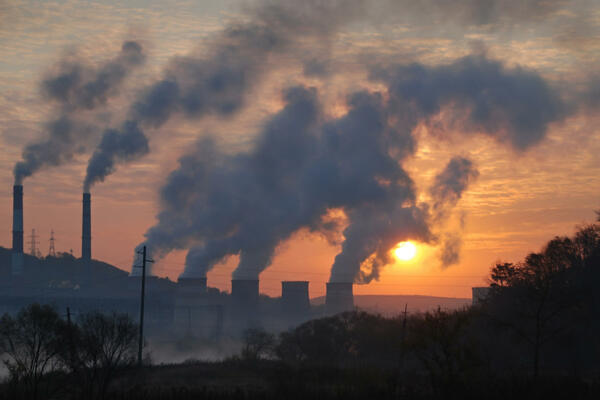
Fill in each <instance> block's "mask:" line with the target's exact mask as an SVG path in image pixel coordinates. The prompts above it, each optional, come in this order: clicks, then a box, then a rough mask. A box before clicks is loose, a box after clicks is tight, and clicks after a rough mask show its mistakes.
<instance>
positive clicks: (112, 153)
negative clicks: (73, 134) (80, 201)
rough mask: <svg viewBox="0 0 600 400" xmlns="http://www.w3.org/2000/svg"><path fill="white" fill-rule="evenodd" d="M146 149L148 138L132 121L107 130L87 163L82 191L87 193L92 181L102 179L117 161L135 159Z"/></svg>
mask: <svg viewBox="0 0 600 400" xmlns="http://www.w3.org/2000/svg"><path fill="white" fill-rule="evenodd" d="M148 151H149V149H148V140H147V138H146V136H144V134H143V132H142V131H141V130H140V129H139V128H138V126H137V124H136V123H135V122H134V121H127V122H125V124H123V127H122V128H121V130H112V129H109V130H107V131H106V132H104V135H103V136H102V140H101V141H100V144H99V145H98V148H97V149H96V151H94V154H92V157H91V158H90V161H89V163H88V166H87V174H86V178H85V181H84V183H83V191H84V192H85V193H88V192H89V191H90V188H91V186H92V185H93V184H94V183H96V182H101V181H103V180H104V178H105V177H106V176H107V175H109V174H110V173H111V172H113V171H114V169H115V164H116V163H117V162H118V161H128V160H131V159H135V158H137V157H139V156H142V155H144V154H147V153H148Z"/></svg>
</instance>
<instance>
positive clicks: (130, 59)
mask: <svg viewBox="0 0 600 400" xmlns="http://www.w3.org/2000/svg"><path fill="white" fill-rule="evenodd" d="M144 59H145V56H144V53H143V51H142V48H141V46H140V45H139V44H138V43H137V42H133V41H127V42H125V43H123V46H122V48H121V52H120V53H119V55H118V56H117V57H115V58H114V59H112V60H110V61H108V62H106V63H105V64H103V65H101V66H100V67H98V68H97V69H94V68H92V67H89V66H86V65H85V64H84V63H82V62H80V61H76V60H75V61H73V60H68V61H63V62H62V63H61V65H60V67H59V69H58V71H57V72H56V74H54V75H53V76H51V77H48V78H47V79H45V80H44V81H43V83H42V92H43V93H44V94H45V96H46V98H47V99H48V100H49V101H52V102H53V103H55V104H56V105H57V106H58V109H59V116H58V117H57V118H56V119H55V120H52V121H49V122H47V123H46V127H45V129H46V130H47V136H46V137H44V138H43V139H41V140H40V141H37V142H33V143H30V144H28V145H27V146H26V147H25V149H24V150H23V156H22V157H23V159H22V160H21V161H19V162H17V164H16V165H15V168H14V175H15V184H17V185H20V184H22V182H23V179H24V178H26V177H28V176H31V175H33V174H34V173H35V172H37V171H39V170H40V169H42V168H44V167H46V166H57V165H61V164H62V163H64V162H66V161H69V160H71V159H72V158H73V156H74V155H75V154H77V153H80V152H81V151H83V149H84V148H85V147H86V146H87V145H88V142H89V141H90V139H91V138H92V137H93V136H94V134H95V133H96V129H95V128H94V127H93V126H89V125H86V124H85V123H82V122H80V121H79V120H78V118H77V116H78V115H79V114H81V113H85V112H87V111H91V110H94V109H95V108H97V107H99V106H103V105H104V104H105V103H106V102H107V101H108V99H109V98H110V97H111V96H113V95H115V94H117V93H118V89H119V87H120V85H121V84H122V82H123V80H124V79H125V78H126V77H127V75H128V74H129V73H130V72H131V71H132V70H133V69H134V68H135V67H137V66H139V65H141V64H142V63H143V61H144Z"/></svg>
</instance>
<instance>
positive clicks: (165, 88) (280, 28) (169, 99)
mask: <svg viewBox="0 0 600 400" xmlns="http://www.w3.org/2000/svg"><path fill="white" fill-rule="evenodd" d="M351 3H356V4H353V6H352V7H349V8H346V7H344V5H347V4H345V3H344V2H331V3H329V2H325V3H323V2H321V1H317V0H311V1H309V2H308V3H307V2H304V3H303V4H302V5H298V4H297V3H296V2H292V1H284V2H262V3H260V4H259V5H258V6H257V7H256V8H254V9H250V10H248V12H249V17H250V18H249V20H248V21H244V22H237V23H232V24H231V25H229V26H227V27H226V28H225V29H224V30H223V31H222V32H221V33H220V34H219V35H217V37H216V38H215V39H214V40H213V42H212V44H211V45H210V46H209V49H208V50H207V51H206V52H205V53H204V54H202V55H196V54H191V55H188V56H184V57H175V58H174V59H173V60H172V62H171V63H170V65H169V67H168V68H166V70H165V72H164V76H163V77H162V78H161V79H160V80H158V81H157V82H155V83H153V84H152V85H150V86H149V87H147V88H146V89H144V90H142V91H141V92H142V93H141V95H140V96H139V98H138V100H137V101H136V102H135V103H134V104H132V105H131V110H130V112H129V117H128V119H129V120H131V121H133V123H135V124H136V125H137V126H138V128H139V129H140V131H139V132H140V133H142V134H143V132H142V129H145V128H146V127H151V128H159V127H160V126H162V125H164V124H165V123H166V122H167V121H169V119H170V118H171V117H172V116H173V115H174V114H176V113H178V114H180V115H183V116H185V117H187V118H195V119H199V118H202V117H204V116H206V115H218V116H222V117H227V116H230V115H231V114H233V113H235V112H236V111H238V110H240V108H242V106H243V105H244V102H245V100H246V96H247V94H248V92H249V91H250V89H252V88H253V87H254V86H255V85H256V84H257V83H258V82H259V81H260V79H261V78H262V76H263V75H265V74H266V73H267V72H268V71H269V70H270V69H271V68H273V67H274V65H275V64H276V60H273V59H272V58H273V57H274V56H277V55H279V54H289V53H293V52H294V51H296V50H297V49H298V48H299V47H300V46H302V43H303V41H305V40H307V39H311V40H313V41H314V42H316V43H318V42H319V41H320V40H322V39H323V38H326V37H328V36H329V35H331V34H332V33H333V32H335V31H336V29H338V28H339V26H341V25H342V24H344V23H345V22H346V21H348V20H351V19H352V18H354V17H356V16H358V15H360V14H359V11H360V9H361V7H359V6H358V3H361V2H360V1H356V2H351ZM115 132H116V131H115V130H114V129H110V130H107V131H106V132H105V135H108V136H112V137H115V135H126V133H123V132H120V133H115ZM107 140H112V141H114V142H118V143H123V144H127V145H131V144H133V142H131V141H130V140H128V139H127V138H125V137H123V138H121V139H119V140H114V139H107ZM146 141H147V140H146ZM146 141H142V140H136V142H135V143H137V144H139V145H140V146H146ZM104 142H105V140H104V139H103V140H102V142H101V145H102V143H104ZM129 150H130V151H127V154H128V156H127V157H120V156H119V154H118V153H119V152H120V150H119V149H118V148H117V147H112V146H111V147H110V148H106V147H105V148H104V149H98V150H97V151H96V154H101V155H102V158H103V159H105V160H108V159H110V160H113V163H112V164H111V167H110V168H108V169H107V168H103V169H99V168H96V166H95V165H92V163H95V162H96V157H93V158H92V159H90V165H89V166H88V176H86V178H85V182H86V183H85V184H86V185H88V186H89V185H92V184H93V183H95V182H98V181H101V180H104V178H105V177H106V175H107V174H108V173H110V172H112V171H113V170H114V169H115V164H116V163H117V162H119V161H120V162H125V161H131V160H134V159H136V158H137V157H139V156H142V155H144V154H145V153H146V151H145V150H144V149H143V148H139V149H135V151H131V150H133V149H129ZM111 151H112V152H111ZM121 153H122V152H121ZM101 172H103V173H104V174H102V173H101ZM96 174H100V175H96Z"/></svg>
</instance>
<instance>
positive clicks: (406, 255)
mask: <svg viewBox="0 0 600 400" xmlns="http://www.w3.org/2000/svg"><path fill="white" fill-rule="evenodd" d="M416 254H417V246H415V245H414V244H413V243H412V242H400V243H398V245H397V246H396V248H395V249H394V255H395V256H396V258H397V259H398V260H402V261H408V260H412V259H413V258H414V257H415V255H416Z"/></svg>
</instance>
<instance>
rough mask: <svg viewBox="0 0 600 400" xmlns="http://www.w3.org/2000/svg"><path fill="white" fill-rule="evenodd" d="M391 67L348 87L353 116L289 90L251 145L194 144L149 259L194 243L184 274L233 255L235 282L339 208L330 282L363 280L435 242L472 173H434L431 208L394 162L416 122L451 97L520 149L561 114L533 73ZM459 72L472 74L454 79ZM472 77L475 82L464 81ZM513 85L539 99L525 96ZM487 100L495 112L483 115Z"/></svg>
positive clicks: (171, 189)
mask: <svg viewBox="0 0 600 400" xmlns="http://www.w3.org/2000/svg"><path fill="white" fill-rule="evenodd" d="M387 71H391V72H388V73H386V74H384V75H377V79H382V80H383V81H384V82H388V84H389V88H388V92H387V93H386V95H383V94H381V93H376V92H366V91H363V92H358V93H355V94H353V95H351V96H349V98H348V112H347V113H346V114H345V115H342V116H341V117H339V118H335V119H326V118H325V117H324V116H323V113H322V112H321V111H320V105H319V102H318V98H317V93H316V91H315V90H314V89H308V88H303V87H296V88H293V89H290V90H288V91H287V92H286V94H285V101H286V106H285V107H284V108H283V109H282V110H281V111H280V112H278V113H277V114H276V115H274V116H273V117H272V118H271V120H270V121H268V122H267V123H266V124H265V126H264V128H263V129H262V131H261V132H260V133H259V134H258V136H257V138H256V145H255V147H254V148H253V149H252V150H251V151H249V152H243V153H239V154H233V155H231V154H224V153H221V152H220V151H219V150H218V148H217V146H216V145H215V143H214V142H212V141H211V140H209V139H203V140H202V141H200V142H199V143H198V146H197V148H196V150H195V151H193V152H191V153H190V154H187V155H186V156H184V157H182V158H181V160H180V165H179V168H177V169H176V170H175V171H173V172H172V173H171V175H170V176H169V178H168V180H167V183H166V184H165V186H164V187H163V189H162V192H161V198H162V211H161V213H160V214H159V217H158V220H159V223H158V224H157V225H155V226H154V227H152V228H151V229H150V230H149V231H148V232H147V233H146V238H147V240H146V242H145V243H144V244H146V245H147V246H148V247H149V248H151V249H152V251H153V253H154V256H155V257H161V256H163V255H164V254H166V253H168V252H169V251H171V250H173V249H185V248H190V251H189V253H188V256H187V259H186V269H185V271H184V276H205V275H206V272H207V271H209V270H210V269H211V268H212V266H214V264H215V263H217V262H218V261H220V260H222V259H223V258H224V257H226V256H228V255H231V254H239V255H240V263H239V265H238V268H237V269H236V270H235V272H234V278H237V279H240V278H247V279H257V278H258V275H259V274H260V272H261V271H263V270H264V268H266V267H267V266H268V265H269V264H270V263H271V261H272V257H273V254H274V251H275V249H276V247H277V246H278V245H279V244H280V243H281V242H282V241H284V240H286V239H288V238H289V237H290V236H291V235H292V234H293V233H294V232H295V231H297V230H298V229H301V228H308V229H309V230H312V231H316V232H320V231H322V230H323V229H326V228H325V224H323V223H322V221H323V217H324V216H325V215H326V214H327V213H328V212H329V211H330V210H332V209H341V210H343V212H344V213H345V214H346V216H347V218H348V226H347V228H346V229H345V230H344V232H343V234H344V242H343V244H342V250H341V252H340V254H338V255H337V257H336V259H335V262H334V265H333V267H332V273H331V281H338V282H352V281H354V282H360V283H367V282H369V281H370V280H372V279H377V278H378V276H379V273H380V270H381V268H382V267H383V266H384V265H386V264H388V263H389V262H390V252H389V250H390V249H392V248H393V247H394V245H395V244H397V243H398V242H400V241H403V240H407V239H414V240H421V241H432V240H434V239H435V237H434V235H433V234H432V233H431V224H432V223H436V220H438V219H439V218H442V215H443V213H444V212H445V210H449V209H450V208H452V207H453V206H454V205H455V204H456V202H458V200H459V199H460V197H461V195H462V193H463V192H464V190H465V189H466V188H467V186H468V184H469V183H470V182H471V181H472V180H473V179H474V178H476V177H477V171H476V169H475V168H474V166H473V164H472V163H471V161H469V160H467V159H465V158H461V157H456V158H454V159H452V160H451V161H450V162H449V163H448V165H447V166H446V168H445V169H444V170H443V171H442V172H441V173H440V174H439V175H438V177H437V178H436V179H435V183H434V185H433V187H432V188H431V194H432V197H433V199H434V201H433V204H432V206H431V207H423V206H420V205H418V204H416V200H415V199H416V193H415V189H414V185H413V182H412V180H411V179H410V177H409V176H408V174H407V173H406V171H404V169H403V168H402V166H401V165H402V161H403V160H404V159H405V158H406V157H407V156H408V155H410V154H413V153H414V151H415V148H416V143H415V138H414V137H413V135H412V131H413V129H414V127H415V126H416V124H417V123H418V122H419V121H421V120H423V119H427V118H430V117H431V116H433V115H435V114H436V113H438V112H440V110H441V109H442V108H443V107H446V106H450V105H452V111H453V112H458V113H460V114H461V115H462V117H463V118H462V120H463V121H464V122H465V124H466V125H467V126H471V127H477V128H478V129H477V130H473V131H470V132H471V134H474V133H476V132H480V133H482V134H485V135H490V136H492V137H494V138H495V139H496V140H498V141H500V142H502V143H505V144H507V145H509V146H512V147H515V148H517V149H520V148H521V144H523V143H527V144H528V145H529V144H530V143H531V145H532V144H533V143H534V142H535V141H532V140H531V139H530V138H531V137H534V138H537V139H536V140H539V139H540V138H542V137H543V136H544V134H545V132H546V129H547V124H548V123H550V122H551V121H554V120H557V119H559V117H560V112H558V111H557V112H558V114H559V115H548V116H545V114H544V112H543V111H542V110H540V108H543V107H545V106H547V105H548V104H551V105H556V106H555V109H558V110H559V111H560V110H561V108H560V107H559V105H560V104H561V102H560V98H559V97H558V95H557V94H556V93H554V92H553V91H552V90H551V89H550V88H549V87H548V86H547V85H546V83H545V82H544V81H543V80H542V79H541V78H540V77H539V76H538V75H536V74H534V73H533V72H530V71H523V70H521V69H518V68H514V69H507V68H505V67H503V66H502V65H501V64H500V63H499V62H497V61H493V60H488V59H486V58H483V57H481V56H473V57H467V58H464V59H460V60H457V61H455V62H454V63H451V64H448V65H445V66H442V67H435V68H428V67H425V66H422V65H411V66H397V67H390V69H388V70H387ZM415 71H416V72H415ZM463 75H464V76H472V77H473V80H472V81H471V82H467V81H466V80H465V79H466V78H464V77H463V79H462V81H459V82H458V83H451V82H449V81H451V80H453V79H455V78H456V77H461V76H463ZM383 78H385V79H383ZM467 83H468V84H469V85H471V86H470V87H468V88H464V87H462V85H464V84H467ZM517 83H518V84H517ZM461 84H462V85H461ZM519 85H527V86H528V87H530V88H533V89H536V90H537V91H538V92H540V93H543V94H544V95H545V99H544V100H543V101H541V102H533V101H532V102H521V100H520V99H519V96H520V95H521V94H522V93H521V90H520V89H519ZM538 95H539V93H538ZM514 102H517V103H518V104H519V106H520V108H521V109H517V107H515V106H514V104H513V103H514ZM480 103H483V104H480ZM457 105H458V106H457ZM492 107H493V108H494V110H493V111H494V112H493V113H488V114H486V113H484V112H483V111H482V110H484V109H490V110H491V108H492ZM540 115H542V116H543V117H540ZM521 116H528V117H529V118H531V119H532V120H533V123H526V122H524V121H523V120H522V118H521ZM502 118H504V119H502ZM496 123H497V124H499V125H496ZM525 126H529V127H530V129H531V131H530V130H528V129H525ZM523 135H524V136H526V138H525V139H523V138H522V137H521V136H523ZM428 210H433V212H432V214H430V213H429V211H428ZM448 243H449V244H450V241H448ZM452 243H454V244H456V243H458V242H457V241H456V240H454V241H452ZM447 247H448V246H447ZM451 247H453V248H456V246H451ZM447 254H449V256H448V257H447V258H448V261H449V262H452V261H454V259H455V257H454V256H452V254H453V253H452V252H451V251H449V252H447ZM453 257H454V258H453Z"/></svg>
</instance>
